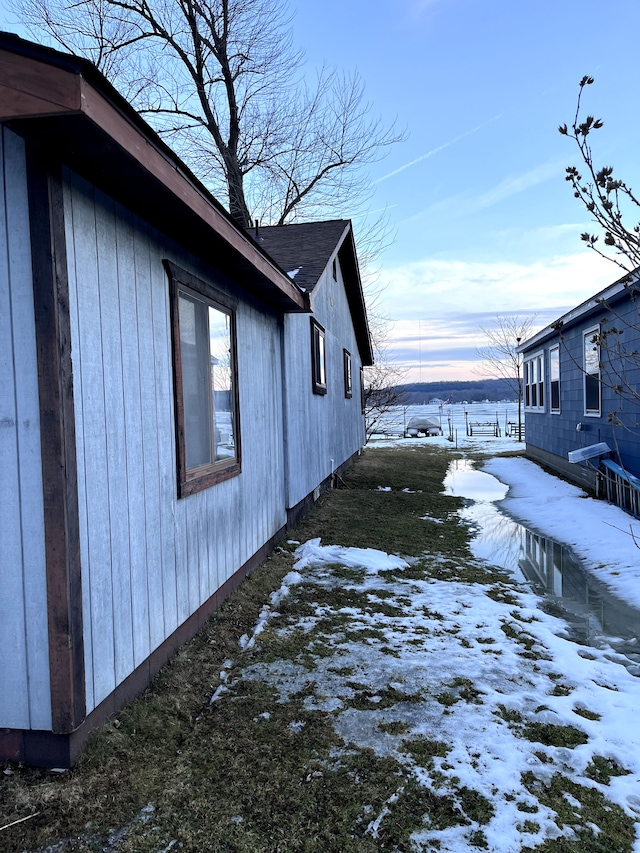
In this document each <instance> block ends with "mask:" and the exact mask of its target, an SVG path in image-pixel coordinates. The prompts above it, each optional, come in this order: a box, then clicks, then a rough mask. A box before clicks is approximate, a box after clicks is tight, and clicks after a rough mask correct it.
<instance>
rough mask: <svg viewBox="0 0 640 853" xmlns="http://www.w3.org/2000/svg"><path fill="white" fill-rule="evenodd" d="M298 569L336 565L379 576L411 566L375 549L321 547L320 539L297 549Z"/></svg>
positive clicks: (339, 546)
mask: <svg viewBox="0 0 640 853" xmlns="http://www.w3.org/2000/svg"><path fill="white" fill-rule="evenodd" d="M295 556H296V557H297V562H296V564H295V568H296V569H299V570H301V569H306V568H307V567H309V566H311V565H315V566H317V565H321V564H323V563H324V564H326V565H335V564H338V565H340V566H345V567H346V568H359V569H365V570H366V571H367V573H368V574H377V573H378V572H382V571H389V570H390V569H406V568H408V567H409V564H408V563H407V561H406V560H403V559H402V558H401V557H395V556H393V555H392V554H386V553H385V552H384V551H377V550H376V549H375V548H344V547H343V546H342V545H321V544H320V539H319V538H318V539H310V540H309V541H308V542H305V543H304V545H301V546H300V547H299V548H296V551H295Z"/></svg>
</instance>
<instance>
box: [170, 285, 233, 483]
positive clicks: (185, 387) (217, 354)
mask: <svg viewBox="0 0 640 853" xmlns="http://www.w3.org/2000/svg"><path fill="white" fill-rule="evenodd" d="M178 310H179V320H180V359H181V364H182V404H183V418H184V442H185V457H186V469H187V471H191V470H193V469H195V468H202V467H203V466H205V465H211V464H212V463H214V462H220V461H224V460H235V458H236V451H235V444H236V442H235V429H234V422H233V411H234V407H233V403H234V397H233V371H232V363H231V329H230V319H231V318H230V316H229V314H228V313H227V312H226V311H223V310H221V309H218V308H214V307H213V306H212V305H211V304H210V303H208V302H205V301H204V300H203V299H199V298H198V297H196V296H195V295H193V294H192V293H187V292H185V291H180V292H179V296H178Z"/></svg>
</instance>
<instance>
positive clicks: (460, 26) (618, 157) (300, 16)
mask: <svg viewBox="0 0 640 853" xmlns="http://www.w3.org/2000/svg"><path fill="white" fill-rule="evenodd" d="M290 7H291V10H292V12H293V13H294V24H293V25H294V32H295V41H296V44H297V45H298V46H301V47H303V48H304V49H305V51H306V55H307V60H308V66H307V67H308V69H309V72H310V73H311V72H312V69H313V68H314V67H317V66H320V65H322V64H323V63H326V64H328V65H336V66H338V67H340V68H343V69H345V70H350V69H357V71H358V72H359V74H360V75H361V77H362V79H363V81H364V83H365V85H366V92H367V97H368V99H369V100H370V101H371V103H372V111H373V112H374V113H375V114H380V115H381V116H382V117H383V118H384V119H385V120H386V121H387V122H391V121H393V120H397V123H398V125H399V126H400V127H403V128H406V130H407V138H406V140H405V141H404V142H402V143H400V144H398V145H397V146H396V147H395V148H394V149H393V150H392V152H391V153H390V154H389V156H388V157H387V158H386V159H384V160H383V161H382V162H380V163H378V164H376V165H375V166H374V167H373V168H372V179H373V181H374V190H375V191H374V197H373V199H372V208H373V209H374V210H375V209H384V208H386V209H387V210H388V215H389V219H390V223H391V225H392V227H393V229H394V231H395V235H396V236H395V242H394V243H393V245H391V246H390V247H389V249H388V250H387V251H386V252H385V254H384V256H383V257H382V259H381V262H380V271H379V283H380V285H382V286H383V287H384V292H383V294H382V297H381V311H382V312H383V313H385V314H386V315H387V316H388V317H389V318H390V319H391V320H392V321H393V325H392V329H391V337H390V355H391V357H392V358H393V359H394V360H397V361H398V362H400V363H401V364H402V365H404V366H405V367H406V368H407V369H408V373H407V378H408V379H412V380H420V379H421V380H423V381H430V380H444V381H446V380H456V379H464V378H474V375H475V374H474V370H475V369H476V367H477V363H476V358H475V352H476V348H477V347H478V346H481V345H482V343H483V336H482V333H481V332H480V331H479V327H480V326H485V327H486V326H490V325H491V324H492V322H493V320H494V318H495V317H496V315H497V314H517V315H522V316H524V315H531V314H536V313H537V315H538V319H537V324H536V325H537V326H542V325H545V324H546V323H548V322H550V321H551V320H553V319H555V318H556V317H557V316H559V315H560V314H562V313H563V312H564V311H565V310H567V309H568V308H571V307H572V306H573V305H575V304H577V303H579V302H581V301H582V300H583V299H585V298H587V297H588V296H590V295H592V294H593V293H594V292H596V291H597V290H599V289H600V288H601V287H604V286H606V285H607V284H609V283H610V282H612V281H614V280H615V279H616V278H618V271H617V269H616V267H614V266H613V265H612V264H608V263H606V262H605V261H601V260H599V259H598V258H597V257H596V256H595V255H594V254H593V253H590V252H588V251H587V250H586V249H584V248H583V246H582V244H581V242H580V239H579V235H580V233H581V231H583V230H585V229H586V228H588V227H589V220H588V216H587V214H586V213H585V212H584V211H583V210H582V208H581V207H580V205H579V203H578V202H577V201H576V200H575V199H574V198H573V197H572V194H571V191H570V189H569V185H568V184H567V183H566V182H565V180H564V170H565V167H566V166H567V165H570V164H572V163H574V162H577V160H576V157H575V155H574V151H573V147H572V144H571V142H570V141H569V140H567V139H566V138H564V137H562V136H560V134H559V133H558V131H557V127H558V125H559V124H560V123H563V122H565V121H567V122H570V121H571V119H572V118H573V114H574V110H575V101H576V96H577V91H578V82H579V80H580V78H581V77H582V76H583V75H584V74H591V75H593V76H594V77H595V78H596V82H595V84H594V85H593V86H591V87H589V89H588V90H587V92H586V95H587V98H586V107H587V110H588V111H589V112H592V113H593V114H595V115H596V116H597V117H601V118H603V119H604V121H605V127H604V129H603V130H602V131H600V132H599V134H598V135H597V137H596V143H597V157H596V160H597V162H598V163H599V164H600V165H604V164H612V165H614V166H615V167H616V170H617V171H618V172H619V174H620V176H622V177H624V178H626V180H627V182H628V183H630V184H631V185H632V186H633V185H634V179H635V176H636V174H638V173H640V166H639V165H638V163H637V162H635V161H634V155H635V152H636V150H637V145H638V143H637V140H638V138H639V137H640V110H638V106H637V94H636V92H637V82H636V81H637V54H638V47H637V34H638V33H639V32H640V2H639V0H606V2H605V0H580V2H578V0H536V2H529V3H521V2H518V0H387V2H385V3H382V2H379V0H323V2H322V3H318V2H311V0H290ZM4 8H5V7H4V6H3V0H0V18H2V19H3V20H4V26H5V28H7V29H14V28H15V27H14V26H11V25H8V24H7V21H8V16H7V13H6V12H4V11H3V10H4ZM637 183H640V182H636V185H637ZM354 225H355V228H356V235H357V233H358V229H360V228H362V225H363V220H362V219H358V218H356V219H354Z"/></svg>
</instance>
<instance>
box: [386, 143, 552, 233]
mask: <svg viewBox="0 0 640 853" xmlns="http://www.w3.org/2000/svg"><path fill="white" fill-rule="evenodd" d="M443 147H444V146H443ZM565 168H566V164H565V163H564V161H560V160H554V161H549V162H547V163H542V164H540V165H539V166H536V167H535V168H533V169H528V170H527V171H526V172H522V173H521V174H519V175H509V176H507V177H506V178H503V180H501V181H500V183H498V184H496V186H495V187H492V188H491V189H489V190H486V192H483V193H480V194H479V195H468V194H465V193H458V194H456V195H452V196H449V197H448V198H443V199H441V200H440V201H437V202H435V203H434V204H431V205H429V207H425V208H424V209H423V210H420V211H418V212H417V213H414V214H413V215H412V216H409V217H407V218H406V219H403V220H402V221H401V222H400V224H403V223H407V222H413V221H414V220H416V219H421V218H423V217H427V216H436V215H437V216H438V217H442V216H443V215H444V214H450V213H451V212H453V213H454V214H456V216H457V215H463V216H465V217H468V216H471V215H473V214H476V213H480V212H481V211H483V210H486V209H487V208H488V207H493V206H494V205H495V204H498V203H500V202H502V201H505V200H506V199H508V198H511V197H512V196H514V195H517V194H518V193H521V192H524V191H525V190H528V189H530V188H531V187H535V186H537V185H538V184H541V183H544V182H545V181H548V180H551V179H552V178H557V177H559V176H560V175H562V174H563V173H564V170H565Z"/></svg>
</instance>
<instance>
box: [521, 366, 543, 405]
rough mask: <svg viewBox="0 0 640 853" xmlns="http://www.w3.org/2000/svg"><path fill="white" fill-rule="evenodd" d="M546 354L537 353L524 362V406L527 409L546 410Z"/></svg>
mask: <svg viewBox="0 0 640 853" xmlns="http://www.w3.org/2000/svg"><path fill="white" fill-rule="evenodd" d="M544 402H545V390H544V355H543V354H542V353H536V354H535V355H532V356H529V357H527V358H526V359H525V362H524V406H525V409H534V410H536V411H544Z"/></svg>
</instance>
